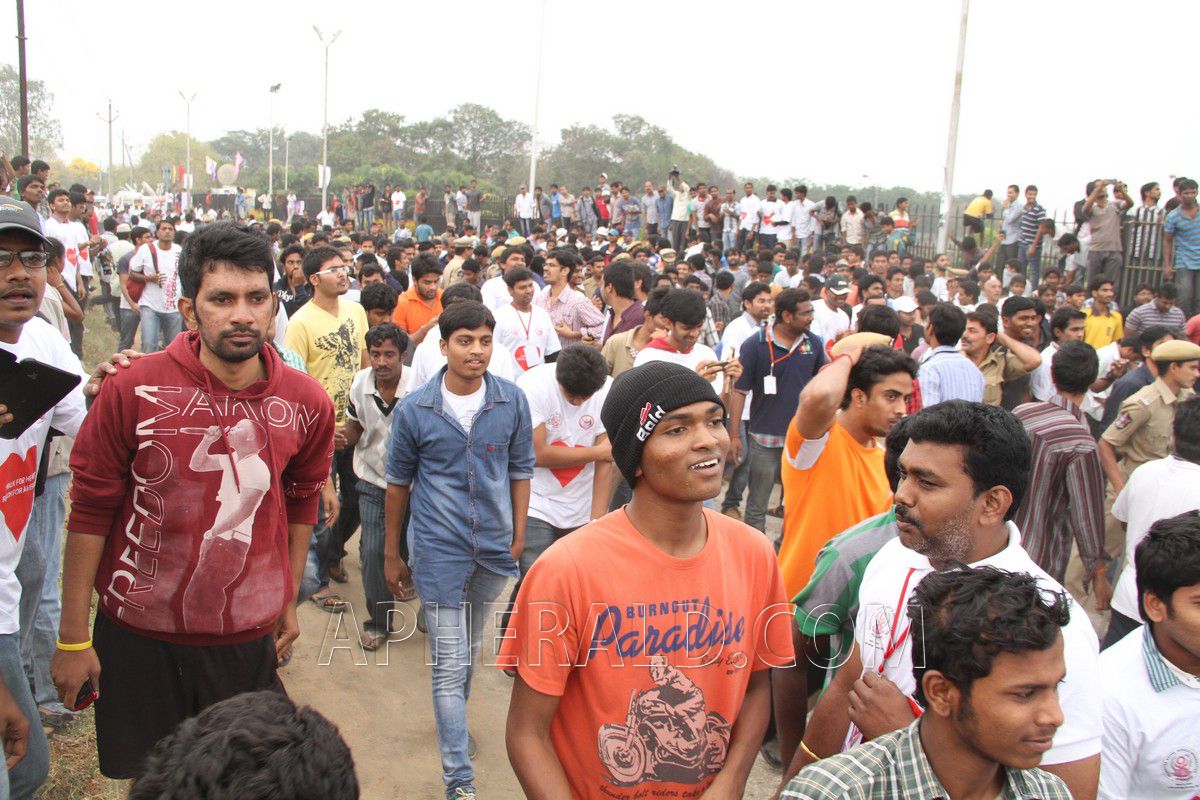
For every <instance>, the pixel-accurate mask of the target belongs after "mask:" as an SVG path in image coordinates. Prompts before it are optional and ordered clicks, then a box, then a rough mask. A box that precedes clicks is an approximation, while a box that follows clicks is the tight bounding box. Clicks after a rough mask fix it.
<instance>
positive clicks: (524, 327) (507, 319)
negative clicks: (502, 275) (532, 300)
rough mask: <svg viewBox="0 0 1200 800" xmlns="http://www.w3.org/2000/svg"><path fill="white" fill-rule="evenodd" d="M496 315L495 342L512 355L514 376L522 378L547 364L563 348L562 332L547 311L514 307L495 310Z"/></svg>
mask: <svg viewBox="0 0 1200 800" xmlns="http://www.w3.org/2000/svg"><path fill="white" fill-rule="evenodd" d="M492 314H493V315H494V316H495V318H496V329H495V330H494V331H493V332H492V338H493V339H495V340H496V341H498V342H500V343H501V344H502V345H504V346H505V347H507V348H508V349H509V352H511V353H512V357H513V363H514V364H515V369H514V370H513V372H514V373H515V374H516V375H517V376H518V377H519V376H520V375H521V374H522V373H524V372H525V371H526V370H529V369H533V368H534V367H536V366H537V365H538V364H544V363H546V356H548V355H550V354H551V353H557V352H558V351H559V350H560V349H561V348H562V343H561V342H559V340H558V331H556V330H554V320H552V319H550V314H548V313H547V312H546V310H545V309H543V308H538V307H537V306H530V308H529V310H528V311H518V310H517V309H516V307H514V306H513V305H511V304H510V305H507V306H502V307H500V308H497V309H494V310H493V311H492Z"/></svg>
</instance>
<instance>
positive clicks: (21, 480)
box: [0, 317, 86, 634]
mask: <svg viewBox="0 0 1200 800" xmlns="http://www.w3.org/2000/svg"><path fill="white" fill-rule="evenodd" d="M0 350H5V351H7V352H9V353H11V354H13V355H14V356H16V358H17V361H24V360H25V359H27V358H28V359H33V360H34V361H40V362H42V363H43V364H49V365H50V366H52V367H58V368H59V369H62V370H66V371H67V372H74V373H76V374H78V375H80V376H82V375H83V368H82V367H81V366H80V365H79V359H78V358H76V357H75V354H74V353H72V352H71V346H70V344H68V343H67V341H66V340H65V339H64V338H63V335H62V334H61V333H59V332H58V331H57V330H55V328H54V326H53V325H51V324H50V323H48V322H46V321H45V320H42V319H40V318H38V317H34V318H33V319H31V320H29V321H28V322H26V323H25V326H24V327H23V328H22V330H21V338H20V339H18V340H17V343H16V344H8V343H7V342H0ZM82 386H83V383H82V381H81V382H80V385H79V386H78V387H76V388H75V390H74V391H72V392H71V393H70V394H68V395H67V396H66V397H65V398H63V399H62V400H61V401H59V403H58V405H56V406H55V407H54V408H53V410H51V411H50V412H49V413H47V414H46V415H45V416H43V417H42V418H41V419H39V420H38V421H37V422H35V423H33V425H31V426H29V428H28V429H27V430H26V431H25V432H24V433H22V434H21V435H20V436H18V437H17V438H16V439H0V634H5V633H16V632H17V629H18V628H19V613H18V607H19V605H20V603H21V584H20V582H19V581H18V580H17V575H16V569H17V562H18V561H20V560H21V551H22V550H23V549H24V547H25V535H26V533H27V532H28V531H27V529H28V527H29V515H30V513H31V512H32V511H33V490H34V485H35V483H36V482H37V469H38V461H39V456H40V455H41V452H42V448H43V447H45V446H46V433H47V432H48V431H49V430H50V428H51V427H52V426H53V427H54V429H55V430H57V431H60V432H62V433H64V434H66V435H68V436H74V435H75V434H76V433H78V432H79V426H80V425H81V424H83V417H84V414H85V413H86V409H85V407H84V401H83V389H82Z"/></svg>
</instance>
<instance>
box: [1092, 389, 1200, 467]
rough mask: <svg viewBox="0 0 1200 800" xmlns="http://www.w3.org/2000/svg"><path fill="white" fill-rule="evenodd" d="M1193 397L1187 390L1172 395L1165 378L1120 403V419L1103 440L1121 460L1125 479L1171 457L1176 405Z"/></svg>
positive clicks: (1105, 433) (1118, 416) (1106, 432)
mask: <svg viewBox="0 0 1200 800" xmlns="http://www.w3.org/2000/svg"><path fill="white" fill-rule="evenodd" d="M1192 394H1193V392H1192V390H1191V389H1187V388H1184V389H1181V390H1180V391H1179V394H1173V393H1172V392H1171V390H1170V389H1169V388H1167V385H1166V384H1165V383H1163V380H1162V378H1157V379H1155V381H1154V383H1152V384H1150V385H1149V386H1147V387H1145V388H1142V389H1139V390H1138V391H1137V392H1135V393H1134V394H1132V395H1131V396H1130V397H1129V398H1128V399H1126V400H1125V402H1124V403H1122V404H1121V410H1120V412H1119V413H1118V414H1117V418H1116V419H1115V420H1114V421H1113V424H1112V425H1110V426H1109V427H1108V430H1106V431H1105V432H1104V435H1103V436H1102V437H1101V438H1102V439H1104V441H1106V442H1108V443H1109V444H1111V445H1112V446H1113V449H1114V450H1116V451H1117V454H1118V455H1119V456H1120V457H1121V461H1120V464H1119V465H1120V467H1121V474H1122V475H1124V476H1125V478H1126V479H1128V478H1129V476H1130V474H1131V473H1132V472H1133V471H1134V470H1135V469H1137V468H1138V467H1140V466H1141V465H1142V464H1145V463H1146V462H1147V461H1154V460H1155V459H1159V458H1166V457H1167V456H1169V455H1171V428H1172V426H1173V425H1174V423H1175V408H1176V403H1178V402H1179V401H1180V400H1186V399H1187V398H1189V397H1191V396H1192Z"/></svg>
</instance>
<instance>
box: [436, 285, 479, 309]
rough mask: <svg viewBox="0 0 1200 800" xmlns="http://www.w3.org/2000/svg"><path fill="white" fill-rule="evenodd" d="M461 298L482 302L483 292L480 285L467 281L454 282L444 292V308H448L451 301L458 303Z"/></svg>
mask: <svg viewBox="0 0 1200 800" xmlns="http://www.w3.org/2000/svg"><path fill="white" fill-rule="evenodd" d="M460 300H471V301H474V302H476V303H482V302H483V292H481V291H480V290H479V287H478V286H475V285H474V284H470V283H467V282H466V281H459V282H458V283H452V284H450V285H449V286H448V287H446V290H445V291H444V292H442V308H446V307H447V306H449V305H450V304H451V303H457V302H459V301H460Z"/></svg>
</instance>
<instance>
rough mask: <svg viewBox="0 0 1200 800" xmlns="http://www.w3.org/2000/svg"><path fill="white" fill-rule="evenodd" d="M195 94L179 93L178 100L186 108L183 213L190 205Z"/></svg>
mask: <svg viewBox="0 0 1200 800" xmlns="http://www.w3.org/2000/svg"><path fill="white" fill-rule="evenodd" d="M196 94H197V93H196V92H192V96H191V97H188V96H187V95H185V94H184V93H183V92H182V91H181V92H180V93H179V99H180V100H182V101H183V104H184V106H186V107H187V131H186V133H185V134H184V135H185V136H186V137H187V138H186V139H185V140H184V142H185V144H184V147H185V152H186V153H187V155H186V156H185V163H186V164H187V174H185V175H184V176H183V185H184V188H185V189H186V190H187V193H188V194H187V198H188V202H187V205H186V206H185V205H184V204H183V203H180V205H181V206H183V208H182V209H181V210H183V211H186V210H187V209H188V208H190V207H191V205H192V186H191V183H192V101H193V100H195V99H196Z"/></svg>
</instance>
